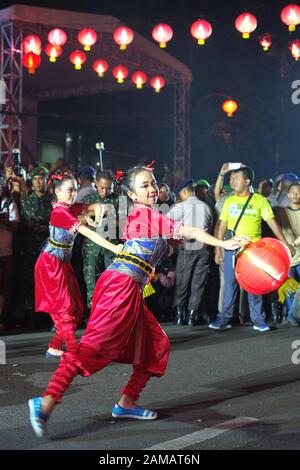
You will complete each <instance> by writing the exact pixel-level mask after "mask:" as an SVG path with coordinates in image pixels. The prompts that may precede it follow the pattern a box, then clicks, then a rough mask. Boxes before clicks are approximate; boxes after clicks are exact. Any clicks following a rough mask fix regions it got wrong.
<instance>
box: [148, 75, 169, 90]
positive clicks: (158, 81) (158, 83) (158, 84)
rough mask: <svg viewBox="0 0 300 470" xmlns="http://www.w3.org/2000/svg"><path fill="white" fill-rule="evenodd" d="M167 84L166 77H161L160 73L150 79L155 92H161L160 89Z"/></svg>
mask: <svg viewBox="0 0 300 470" xmlns="http://www.w3.org/2000/svg"><path fill="white" fill-rule="evenodd" d="M165 84H166V81H165V79H164V78H163V77H160V76H159V75H156V76H155V77H152V78H151V80H150V86H151V87H152V88H154V90H155V93H159V92H160V90H161V89H162V88H163V87H164V86H165Z"/></svg>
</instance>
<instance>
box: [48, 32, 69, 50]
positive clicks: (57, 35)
mask: <svg viewBox="0 0 300 470" xmlns="http://www.w3.org/2000/svg"><path fill="white" fill-rule="evenodd" d="M67 38H68V37H67V33H65V32H64V31H63V30H62V29H59V28H55V29H51V31H50V32H49V34H48V41H49V43H50V44H52V46H63V45H64V44H66V42H67Z"/></svg>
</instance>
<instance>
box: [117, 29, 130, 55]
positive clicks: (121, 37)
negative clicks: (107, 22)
mask: <svg viewBox="0 0 300 470" xmlns="http://www.w3.org/2000/svg"><path fill="white" fill-rule="evenodd" d="M133 38H134V33H133V31H132V29H130V28H127V27H126V26H120V27H119V28H117V29H116V30H115V32H114V41H115V42H116V43H117V44H118V45H119V46H120V49H121V51H124V50H125V49H126V48H127V46H128V45H129V44H130V43H131V42H132V41H133Z"/></svg>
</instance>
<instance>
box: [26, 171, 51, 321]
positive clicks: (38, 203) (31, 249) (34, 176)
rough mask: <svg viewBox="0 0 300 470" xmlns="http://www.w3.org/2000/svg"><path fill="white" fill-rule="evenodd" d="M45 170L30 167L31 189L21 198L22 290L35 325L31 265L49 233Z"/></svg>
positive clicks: (48, 206) (49, 197)
mask: <svg viewBox="0 0 300 470" xmlns="http://www.w3.org/2000/svg"><path fill="white" fill-rule="evenodd" d="M48 175H49V171H48V169H47V168H46V167H45V166H44V165H39V166H37V167H36V168H34V169H33V170H32V171H31V173H30V176H31V180H32V189H33V192H32V193H31V194H30V195H29V196H26V197H25V198H24V199H22V200H21V220H22V221H23V222H24V224H23V225H24V235H25V236H24V239H23V255H24V258H23V266H22V270H23V275H22V278H23V289H24V290H23V292H24V294H23V295H24V297H25V310H27V315H28V317H29V319H30V320H31V323H32V325H33V326H34V325H35V315H34V308H33V307H34V275H33V273H34V265H35V262H36V260H37V258H38V255H39V253H40V247H41V245H42V244H43V243H44V241H45V240H46V238H47V237H48V236H49V220H50V214H51V211H52V205H51V202H52V201H53V197H52V195H51V194H50V193H49V192H48V187H47V178H48Z"/></svg>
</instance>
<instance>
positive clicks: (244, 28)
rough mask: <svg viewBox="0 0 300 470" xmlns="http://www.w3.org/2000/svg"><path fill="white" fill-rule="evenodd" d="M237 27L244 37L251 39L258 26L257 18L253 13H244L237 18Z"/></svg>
mask: <svg viewBox="0 0 300 470" xmlns="http://www.w3.org/2000/svg"><path fill="white" fill-rule="evenodd" d="M235 27H236V29H237V30H238V31H239V32H240V33H242V36H243V38H244V39H249V37H250V34H251V33H253V31H255V30H256V28H257V20H256V18H255V16H254V15H252V14H251V13H243V14H242V15H240V16H238V17H237V19H236V20H235Z"/></svg>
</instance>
